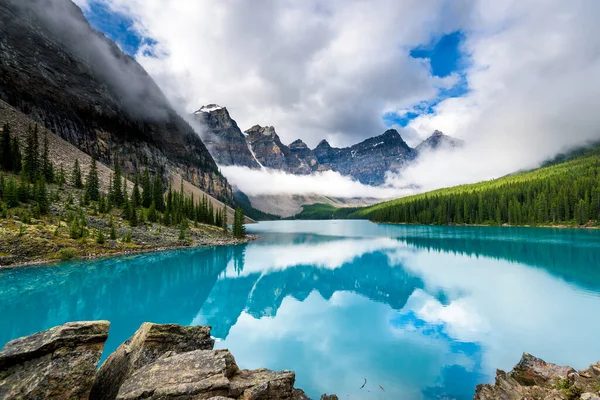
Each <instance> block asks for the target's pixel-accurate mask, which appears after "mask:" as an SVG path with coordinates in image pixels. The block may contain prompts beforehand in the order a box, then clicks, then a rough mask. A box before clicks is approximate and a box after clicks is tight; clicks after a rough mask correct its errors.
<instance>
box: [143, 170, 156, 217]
mask: <svg viewBox="0 0 600 400" xmlns="http://www.w3.org/2000/svg"><path fill="white" fill-rule="evenodd" d="M151 203H152V185H151V182H150V174H149V172H148V168H146V169H144V174H143V175H142V206H143V207H145V208H148V207H150V204H151ZM155 207H156V206H155Z"/></svg>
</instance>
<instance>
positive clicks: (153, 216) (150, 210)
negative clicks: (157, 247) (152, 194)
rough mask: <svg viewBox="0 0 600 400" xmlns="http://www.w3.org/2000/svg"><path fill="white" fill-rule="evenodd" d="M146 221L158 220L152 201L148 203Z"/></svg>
mask: <svg viewBox="0 0 600 400" xmlns="http://www.w3.org/2000/svg"><path fill="white" fill-rule="evenodd" d="M148 221H150V222H156V221H158V215H157V213H156V206H155V205H154V201H153V202H152V203H150V208H148Z"/></svg>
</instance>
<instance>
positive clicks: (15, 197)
mask: <svg viewBox="0 0 600 400" xmlns="http://www.w3.org/2000/svg"><path fill="white" fill-rule="evenodd" d="M4 201H5V202H6V206H7V207H8V208H12V207H16V206H18V205H19V190H18V188H17V182H16V181H15V178H13V177H10V179H8V181H7V182H6V186H5V187H4Z"/></svg>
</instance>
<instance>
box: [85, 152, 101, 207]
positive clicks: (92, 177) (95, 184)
mask: <svg viewBox="0 0 600 400" xmlns="http://www.w3.org/2000/svg"><path fill="white" fill-rule="evenodd" d="M85 193H86V195H87V197H88V198H89V199H90V200H93V201H98V199H99V198H100V180H99V178H98V166H97V165H96V158H95V157H92V164H91V165H90V170H89V172H88V176H87V179H86V180H85Z"/></svg>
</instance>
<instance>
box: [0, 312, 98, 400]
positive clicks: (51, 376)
mask: <svg viewBox="0 0 600 400" xmlns="http://www.w3.org/2000/svg"><path fill="white" fill-rule="evenodd" d="M109 326H110V324H109V322H108V321H91V322H70V323H67V324H64V325H60V326H57V327H54V328H51V329H48V330H47V331H43V332H39V333H36V334H34V335H31V336H26V337H22V338H19V339H15V340H13V341H11V342H8V343H7V344H6V346H4V348H3V349H2V351H0V398H2V399H46V398H58V399H87V398H88V396H89V393H90V389H91V388H92V384H93V382H94V374H95V372H96V366H97V364H98V361H100V357H101V355H102V350H103V349H104V342H105V341H106V339H107V337H108V328H109Z"/></svg>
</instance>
